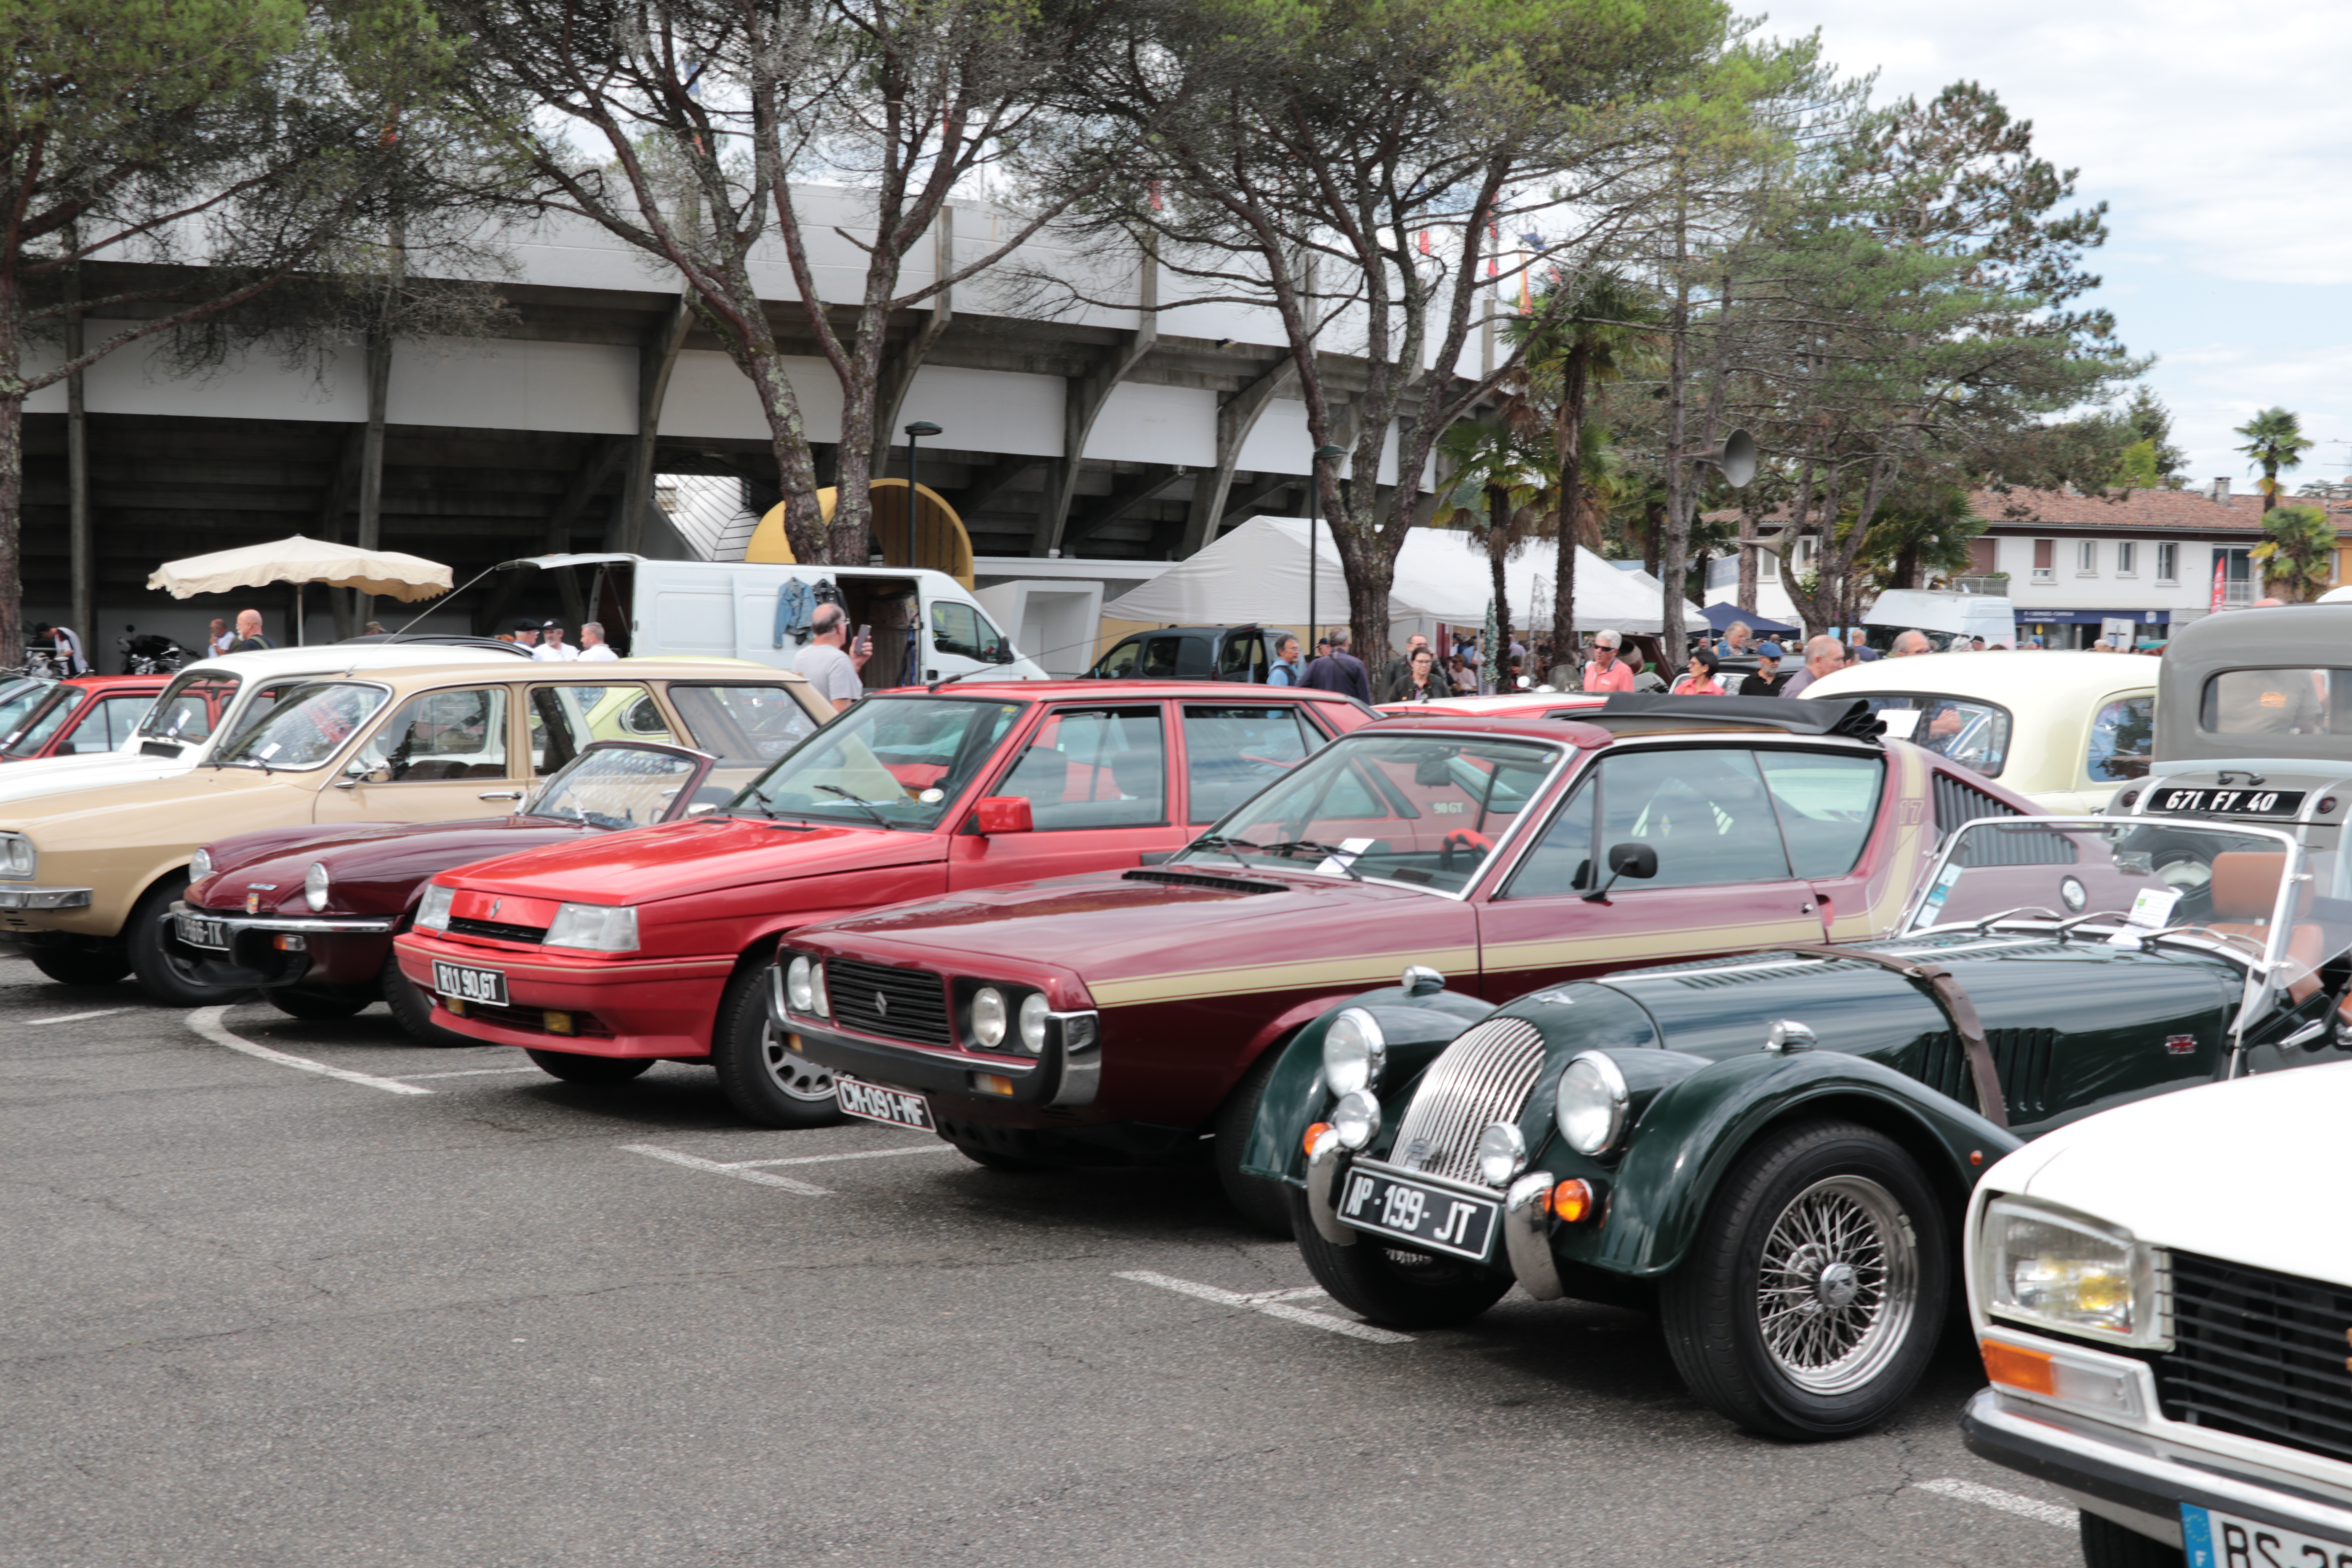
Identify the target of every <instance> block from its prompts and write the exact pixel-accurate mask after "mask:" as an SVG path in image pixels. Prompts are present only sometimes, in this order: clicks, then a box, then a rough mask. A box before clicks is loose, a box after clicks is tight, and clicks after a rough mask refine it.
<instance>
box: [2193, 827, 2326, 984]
mask: <svg viewBox="0 0 2352 1568" xmlns="http://www.w3.org/2000/svg"><path fill="white" fill-rule="evenodd" d="M2285 870H2286V857H2285V856H2284V854H2280V855H2269V854H2263V853H2262V852H2260V851H2257V850H2225V851H2223V852H2222V853H2221V854H2219V855H2216V856H2214V857H2213V882H2212V889H2211V898H2212V902H2213V918H2212V919H2211V920H2210V921H2206V922H2205V924H2206V929H2207V930H2209V931H2219V932H2221V934H2222V935H2224V936H2239V937H2245V938H2247V939H2248V940H2250V941H2252V942H2257V943H2260V944H2262V945H2263V946H2264V947H2267V946H2268V945H2269V943H2270V920H2271V914H2272V911H2273V910H2276V909H2277V908H2278V890H2279V878H2280V877H2281V876H2282V875H2284V872H2285ZM2313 897H2314V889H2313V885H2312V883H2311V882H2310V881H2309V880H2308V879H2305V882H2304V884H2303V886H2302V887H2301V888H2300V889H2297V890H2296V895H2295V901H2294V912H2295V916H2296V920H2295V925H2294V930H2293V931H2289V932H2288V933H2287V942H2286V973H2285V980H2286V994H2287V997H2288V999H2289V1000H2290V1001H2294V1002H2302V1001H2305V1000H2306V999H2308V998H2309V997H2310V995H2311V994H2312V993H2314V992H2315V991H2317V990H2318V989H2319V965H2320V963H2321V962H2322V961H2323V960H2325V959H2326V956H2327V954H2326V952H2325V944H2326V932H2324V931H2322V930H2321V929H2320V927H2319V925H2318V923H2317V922H2316V921H2306V920H2304V919H2302V918H2301V917H2302V916H2304V915H2306V914H2308V913H2310V912H2311V904H2312V899H2313Z"/></svg>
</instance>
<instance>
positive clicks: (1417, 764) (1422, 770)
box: [1412, 752, 1454, 789]
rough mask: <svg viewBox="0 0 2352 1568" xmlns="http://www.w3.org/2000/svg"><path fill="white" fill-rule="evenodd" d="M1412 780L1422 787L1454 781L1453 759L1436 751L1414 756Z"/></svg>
mask: <svg viewBox="0 0 2352 1568" xmlns="http://www.w3.org/2000/svg"><path fill="white" fill-rule="evenodd" d="M1412 782H1413V783H1414V784H1419V785H1420V786H1421V787H1422V788H1423V789H1434V788H1436V787H1437V786H1438V785H1440V784H1452V783H1454V759H1453V758H1451V757H1449V756H1444V755H1442V754H1440V753H1437V752H1428V753H1424V754H1423V755H1422V756H1420V757H1418V758H1415V759H1414V761H1413V764H1412Z"/></svg>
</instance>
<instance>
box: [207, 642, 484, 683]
mask: <svg viewBox="0 0 2352 1568" xmlns="http://www.w3.org/2000/svg"><path fill="white" fill-rule="evenodd" d="M505 662H507V661H506V658H505V656H503V655H500V654H495V653H491V652H489V651H488V649H486V648H481V647H449V646H446V645H444V644H441V643H361V644H358V645H356V646H353V647H342V646H340V645H338V644H335V643H320V644H318V645H316V646H315V647H273V648H268V649H265V650H264V651H262V652H260V653H225V654H221V655H218V656H217V657H215V658H200V659H195V660H194V661H192V662H191V663H189V664H187V665H185V666H184V667H183V668H181V670H180V673H181V674H183V675H186V674H188V673H189V672H190V671H192V670H218V671H220V672H221V673H222V674H224V675H236V676H238V677H241V678H247V679H266V678H267V677H269V676H273V675H326V674H331V673H333V672H335V671H337V670H343V669H408V668H414V667H415V666H417V665H428V664H492V663H497V664H503V663H505ZM514 662H516V663H518V664H520V663H524V662H526V661H525V660H523V659H520V658H518V659H516V660H514Z"/></svg>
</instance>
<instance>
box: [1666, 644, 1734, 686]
mask: <svg viewBox="0 0 2352 1568" xmlns="http://www.w3.org/2000/svg"><path fill="white" fill-rule="evenodd" d="M1721 668H1723V661H1722V660H1721V659H1719V658H1716V657H1715V650H1714V649H1713V648H1710V647H1695V648H1693V649H1691V651H1690V668H1688V669H1687V670H1685V672H1684V673H1683V674H1682V675H1680V676H1678V677H1676V678H1675V683H1674V685H1673V686H1672V687H1670V688H1669V689H1667V695H1668V696H1670V697H1720V696H1722V695H1723V694H1724V691H1723V682H1721V681H1719V680H1717V679H1716V678H1715V672H1716V671H1717V670H1718V669H1721Z"/></svg>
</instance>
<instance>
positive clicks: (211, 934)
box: [180, 914, 228, 952]
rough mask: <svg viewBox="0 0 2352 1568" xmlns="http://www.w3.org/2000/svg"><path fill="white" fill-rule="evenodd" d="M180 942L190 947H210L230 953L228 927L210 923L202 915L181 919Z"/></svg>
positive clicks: (185, 916)
mask: <svg viewBox="0 0 2352 1568" xmlns="http://www.w3.org/2000/svg"><path fill="white" fill-rule="evenodd" d="M180 940H181V941H182V942H186V943H187V944H188V945H189V946H190V947H209V948H214V949H216V950H218V951H219V952H227V951H228V927H227V926H226V925H225V924H223V923H222V922H221V921H208V920H205V918H204V917H203V916H201V915H191V914H183V915H182V916H181V917H180Z"/></svg>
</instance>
